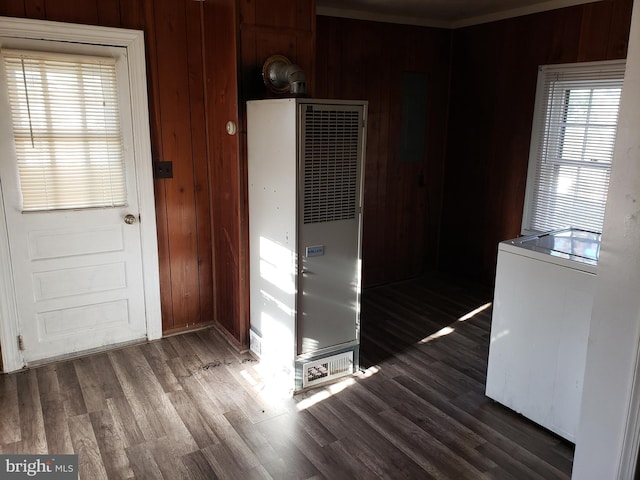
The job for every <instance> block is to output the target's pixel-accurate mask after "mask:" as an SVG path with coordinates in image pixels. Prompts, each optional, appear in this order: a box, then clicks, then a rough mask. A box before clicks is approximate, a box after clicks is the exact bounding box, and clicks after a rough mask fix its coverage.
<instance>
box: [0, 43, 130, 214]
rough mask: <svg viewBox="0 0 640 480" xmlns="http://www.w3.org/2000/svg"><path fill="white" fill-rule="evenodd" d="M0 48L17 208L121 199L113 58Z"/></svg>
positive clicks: (60, 206) (123, 199)
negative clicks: (15, 170) (12, 144)
mask: <svg viewBox="0 0 640 480" xmlns="http://www.w3.org/2000/svg"><path fill="white" fill-rule="evenodd" d="M0 54H1V56H2V62H3V66H4V73H5V76H6V83H7V88H8V93H9V104H10V107H11V117H12V124H13V135H14V140H15V149H16V159H17V162H18V172H19V178H20V189H21V192H22V202H23V204H22V208H23V210H24V211H38V210H56V209H70V208H73V209H78V208H91V207H114V206H121V205H125V204H126V201H127V196H126V182H125V162H124V152H123V144H122V135H121V129H120V113H119V111H118V97H117V85H116V65H115V59H113V58H103V57H89V56H80V55H64V54H55V53H41V52H32V51H17V50H2V51H1V52H0Z"/></svg>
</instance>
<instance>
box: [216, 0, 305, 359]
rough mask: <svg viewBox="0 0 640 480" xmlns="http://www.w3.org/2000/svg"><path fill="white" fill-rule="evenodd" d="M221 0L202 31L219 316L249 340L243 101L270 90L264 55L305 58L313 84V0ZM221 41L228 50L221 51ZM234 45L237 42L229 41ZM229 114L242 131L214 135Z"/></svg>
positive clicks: (242, 342)
mask: <svg viewBox="0 0 640 480" xmlns="http://www.w3.org/2000/svg"><path fill="white" fill-rule="evenodd" d="M220 1H223V0H220ZM224 1H225V2H227V4H228V8H227V10H225V15H224V16H223V17H219V16H218V17H216V18H211V19H210V20H207V16H206V15H205V21H206V22H207V24H208V25H209V23H208V22H209V21H210V22H211V23H210V24H211V25H215V26H216V27H218V26H219V28H216V29H212V31H211V32H210V31H209V29H207V31H206V35H205V42H206V46H205V48H206V49H207V51H211V52H214V51H217V52H218V53H216V54H214V55H213V56H211V55H210V54H209V53H208V54H207V82H208V85H211V87H212V88H210V89H209V90H210V92H213V93H212V96H211V97H210V98H209V99H208V101H207V104H208V107H207V111H208V112H209V120H208V121H209V129H208V130H209V132H210V134H209V139H210V142H211V141H214V142H217V143H210V145H209V151H210V158H211V160H212V162H211V166H212V170H211V172H210V175H211V178H212V193H213V195H214V197H213V202H212V204H213V209H214V210H213V214H214V222H213V225H214V234H213V235H214V251H215V265H216V278H215V285H216V321H217V322H218V323H219V324H220V325H221V326H223V327H224V328H225V330H227V332H228V333H230V335H231V339H232V341H233V343H235V344H237V345H238V346H239V347H240V348H247V347H248V343H249V339H248V329H249V296H248V292H249V288H248V286H249V285H248V282H249V265H248V254H249V251H248V248H249V247H248V245H249V241H248V218H249V217H248V215H249V212H248V210H247V208H248V207H247V205H248V201H247V200H248V199H247V166H246V158H247V157H246V105H245V102H246V101H247V100H249V99H258V98H266V97H268V96H270V95H269V94H267V92H266V88H265V87H264V85H263V83H262V79H261V76H260V75H261V69H262V65H263V63H264V61H265V60H266V59H267V58H268V57H269V56H270V55H273V54H282V55H285V56H287V57H288V58H289V59H290V60H291V61H292V62H294V63H297V64H298V65H300V66H301V67H302V68H303V69H304V70H305V73H306V75H307V87H308V90H309V91H311V90H312V87H313V72H314V67H313V65H314V63H315V62H314V57H313V45H314V34H315V2H313V1H308V0H296V1H294V2H290V1H284V0H278V1H277V2H274V1H272V0H241V1H240V2H233V1H232V0H224ZM236 5H238V8H239V10H238V11H236V9H235V6H236ZM205 8H206V4H205ZM218 15H220V12H218ZM230 19H234V20H235V21H234V22H232V21H231V20H230ZM231 27H233V28H231ZM236 42H238V43H237V44H236ZM223 45H224V46H225V47H223V48H225V49H226V50H224V51H220V48H221V46H223ZM232 45H233V46H236V45H237V47H236V48H230V47H231V46H232ZM216 49H218V50H216ZM225 52H226V53H225ZM214 58H215V62H214V61H213V59H214ZM216 62H217V64H216ZM221 66H222V67H221ZM232 69H233V70H232ZM238 72H240V73H239V75H240V78H239V79H238V77H237V75H238ZM238 80H239V82H238ZM238 89H239V90H238ZM227 120H235V121H236V122H237V123H238V126H239V133H238V135H237V136H233V137H229V136H225V135H223V136H222V137H216V135H215V133H214V132H224V128H225V123H226V122H227Z"/></svg>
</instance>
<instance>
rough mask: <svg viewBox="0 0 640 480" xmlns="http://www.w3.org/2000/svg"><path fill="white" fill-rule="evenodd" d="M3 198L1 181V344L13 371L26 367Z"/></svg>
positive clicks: (5, 367)
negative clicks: (20, 337)
mask: <svg viewBox="0 0 640 480" xmlns="http://www.w3.org/2000/svg"><path fill="white" fill-rule="evenodd" d="M3 198H4V197H3V195H2V184H1V183H0V345H2V367H3V371H5V372H13V371H15V370H20V369H21V368H23V367H24V359H23V358H22V354H21V353H20V350H19V349H18V307H17V305H16V295H15V288H14V286H13V269H12V268H11V251H10V249H9V235H8V232H7V228H6V227H7V221H6V219H5V215H4V200H3Z"/></svg>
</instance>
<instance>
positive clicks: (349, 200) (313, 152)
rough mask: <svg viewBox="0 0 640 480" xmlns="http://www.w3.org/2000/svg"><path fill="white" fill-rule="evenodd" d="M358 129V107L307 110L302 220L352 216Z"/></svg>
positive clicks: (326, 220)
mask: <svg viewBox="0 0 640 480" xmlns="http://www.w3.org/2000/svg"><path fill="white" fill-rule="evenodd" d="M359 131H360V119H359V112H358V111H348V110H324V109H322V110H321V109H311V108H308V109H307V110H306V112H305V132H304V133H305V138H304V223H305V224H307V223H323V222H332V221H336V220H348V219H353V218H355V216H356V203H357V193H358V192H357V182H358V178H357V177H358V145H359V143H358V134H359Z"/></svg>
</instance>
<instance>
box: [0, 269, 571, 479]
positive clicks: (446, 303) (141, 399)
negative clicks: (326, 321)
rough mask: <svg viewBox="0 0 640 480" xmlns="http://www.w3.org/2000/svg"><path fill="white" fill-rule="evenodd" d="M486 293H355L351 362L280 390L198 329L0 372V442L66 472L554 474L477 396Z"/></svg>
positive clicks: (550, 445)
mask: <svg viewBox="0 0 640 480" xmlns="http://www.w3.org/2000/svg"><path fill="white" fill-rule="evenodd" d="M489 302H491V292H490V291H489V290H485V289H482V288H478V287H475V286H461V285H460V284H459V283H456V282H451V281H445V280H442V279H436V278H422V279H419V280H414V281H409V282H403V283H398V284H394V285H390V286H385V287H379V288H372V289H369V290H366V291H365V292H364V294H363V309H362V350H361V364H362V365H361V366H362V368H363V372H362V373H360V374H358V375H356V376H355V377H353V378H349V379H347V380H343V381H342V382H339V383H336V384H334V385H331V386H327V387H323V388H320V387H319V388H316V389H313V390H310V391H308V392H305V393H303V394H300V395H297V396H296V397H294V398H293V399H290V398H286V396H285V397H282V396H278V395H277V394H274V391H273V389H271V388H269V387H270V386H269V385H265V384H264V383H263V381H262V378H261V375H260V369H259V365H258V363H257V362H256V361H255V360H254V359H253V358H252V357H251V356H250V355H249V354H237V353H236V352H234V351H233V350H232V349H231V348H229V347H228V345H227V344H226V343H225V341H224V340H223V339H222V338H221V336H220V335H219V334H218V333H217V332H216V331H215V330H202V331H198V332H192V333H187V334H184V335H180V336H174V337H169V338H166V339H163V340H160V341H155V342H150V343H147V344H142V345H137V346H131V347H127V348H123V349H120V350H114V351H111V352H108V353H101V354H96V355H92V356H87V357H83V358H78V359H75V360H69V361H66V362H60V363H56V364H51V365H47V366H44V367H40V368H36V369H32V370H28V371H24V372H20V373H16V374H9V375H2V376H0V412H1V421H0V453H25V454H26V453H73V452H75V453H78V454H79V461H80V473H81V478H82V479H90V480H93V479H101V478H109V479H117V478H137V479H147V478H148V479H155V478H158V479H162V478H164V479H167V480H173V479H181V478H185V479H215V478H233V479H252V478H274V479H288V478H328V479H356V478H362V479H369V478H390V479H400V478H406V479H426V478H438V479H455V480H459V479H475V478H500V479H514V480H522V479H529V478H532V479H561V478H569V477H570V472H571V465H572V458H573V446H572V445H571V444H570V443H568V442H565V441H563V440H562V439H559V438H558V437H556V436H554V435H552V434H550V433H549V432H547V431H545V430H543V429H541V428H539V427H537V426H536V425H534V424H532V423H531V422H529V421H527V420H526V419H524V418H522V417H521V416H519V415H517V414H515V413H513V412H511V411H509V410H507V409H506V408H504V407H502V406H500V405H498V404H496V403H494V402H492V401H491V400H489V399H487V398H486V397H485V396H484V382H485V374H486V367H487V352H488V342H489V330H490V320H491V309H490V305H489Z"/></svg>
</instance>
